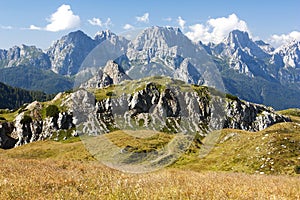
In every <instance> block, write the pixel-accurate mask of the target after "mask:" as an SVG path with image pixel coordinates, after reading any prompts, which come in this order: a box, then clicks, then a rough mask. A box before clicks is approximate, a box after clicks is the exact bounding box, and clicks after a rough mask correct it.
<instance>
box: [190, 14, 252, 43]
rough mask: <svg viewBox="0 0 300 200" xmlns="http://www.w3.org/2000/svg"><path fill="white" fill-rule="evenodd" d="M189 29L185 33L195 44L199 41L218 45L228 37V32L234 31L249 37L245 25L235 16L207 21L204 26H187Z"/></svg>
mask: <svg viewBox="0 0 300 200" xmlns="http://www.w3.org/2000/svg"><path fill="white" fill-rule="evenodd" d="M189 29H190V31H189V32H187V33H186V35H187V37H189V38H190V39H191V40H193V41H195V42H198V41H201V42H203V43H208V42H213V43H220V42H221V41H222V40H223V39H224V38H225V37H226V36H228V34H229V32H231V31H233V30H235V29H238V30H241V31H247V32H248V33H249V34H250V35H251V33H250V31H249V29H248V27H247V23H246V22H245V21H243V20H241V19H239V18H238V17H237V16H236V15H235V14H231V15H229V16H228V17H220V18H215V19H209V20H208V21H207V22H206V24H194V25H191V26H189Z"/></svg>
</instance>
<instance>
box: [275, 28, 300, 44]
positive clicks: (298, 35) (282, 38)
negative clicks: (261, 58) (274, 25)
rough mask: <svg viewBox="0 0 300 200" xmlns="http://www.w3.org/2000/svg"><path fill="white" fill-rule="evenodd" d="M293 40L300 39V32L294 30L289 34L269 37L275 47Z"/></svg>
mask: <svg viewBox="0 0 300 200" xmlns="http://www.w3.org/2000/svg"><path fill="white" fill-rule="evenodd" d="M293 40H296V41H300V32H299V31H292V32H291V33H289V34H282V35H276V34H275V35H272V36H271V38H270V39H269V43H270V44H271V45H272V46H274V47H279V46H281V45H285V44H287V43H289V42H291V41H293Z"/></svg>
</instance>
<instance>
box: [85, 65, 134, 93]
mask: <svg viewBox="0 0 300 200" xmlns="http://www.w3.org/2000/svg"><path fill="white" fill-rule="evenodd" d="M125 80H131V78H130V77H129V76H128V75H127V74H126V73H125V72H124V70H123V69H122V67H120V66H119V65H118V64H117V63H115V62H114V61H112V60H109V61H108V62H107V63H106V65H105V67H104V68H103V69H99V71H98V72H97V74H96V75H95V76H94V77H92V78H91V79H90V80H88V81H87V82H85V83H83V84H82V85H81V88H104V87H106V86H109V85H112V84H119V83H121V82H122V81H125Z"/></svg>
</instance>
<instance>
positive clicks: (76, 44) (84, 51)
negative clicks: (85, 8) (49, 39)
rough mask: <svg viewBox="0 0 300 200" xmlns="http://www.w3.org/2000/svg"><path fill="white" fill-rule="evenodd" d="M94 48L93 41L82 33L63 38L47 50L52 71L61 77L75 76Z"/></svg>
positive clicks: (72, 33) (78, 32)
mask: <svg viewBox="0 0 300 200" xmlns="http://www.w3.org/2000/svg"><path fill="white" fill-rule="evenodd" d="M95 46H96V43H95V41H94V40H93V39H92V38H90V37H89V36H88V35H86V34H85V33H83V32H82V31H75V32H71V33H69V34H68V35H66V36H63V37H62V38H61V39H60V40H57V41H56V42H54V43H53V44H52V46H51V47H50V48H49V49H48V50H47V54H48V56H49V58H50V60H51V64H52V68H51V69H52V71H54V72H55V73H59V74H62V75H74V74H76V73H77V72H78V70H79V68H80V66H81V63H82V62H83V60H84V59H85V58H86V56H87V55H88V54H89V53H90V51H91V50H92V49H93V48H94V47H95Z"/></svg>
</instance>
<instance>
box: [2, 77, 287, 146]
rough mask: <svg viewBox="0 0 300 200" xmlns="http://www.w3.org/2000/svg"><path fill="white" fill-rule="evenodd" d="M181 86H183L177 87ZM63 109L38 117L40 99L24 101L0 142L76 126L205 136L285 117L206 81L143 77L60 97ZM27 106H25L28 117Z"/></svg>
mask: <svg viewBox="0 0 300 200" xmlns="http://www.w3.org/2000/svg"><path fill="white" fill-rule="evenodd" d="M183 88H184V87H183ZM63 104H64V106H67V107H68V108H69V109H68V111H67V112H61V113H59V114H58V116H55V117H47V118H45V119H42V118H41V114H40V110H41V104H40V103H38V102H33V103H32V104H29V105H28V106H27V107H26V108H25V110H27V111H26V115H27V116H26V115H25V112H21V113H20V114H19V115H18V116H17V117H16V118H15V120H14V123H13V124H10V123H2V124H1V126H0V136H1V137H0V138H1V140H0V145H1V146H0V147H1V148H11V147H13V146H19V145H23V144H27V143H30V142H34V141H37V140H44V139H47V138H51V137H52V136H54V134H56V136H57V133H58V132H59V131H60V130H69V129H71V128H74V127H76V132H75V133H76V135H81V134H87V135H99V134H105V133H108V132H111V131H114V130H118V129H120V130H136V129H148V130H155V131H163V132H169V133H184V134H195V133H199V134H200V135H202V136H206V135H207V133H209V132H210V131H212V130H219V129H222V128H235V129H242V130H247V131H260V130H263V129H265V128H267V127H269V126H271V125H273V124H275V123H279V122H288V121H290V119H289V118H287V117H284V116H282V115H279V114H277V113H275V111H274V110H273V109H272V108H269V107H266V106H263V105H258V104H253V103H249V102H245V101H241V100H239V99H234V100H232V99H227V98H225V97H223V96H218V95H217V94H212V93H211V92H210V91H209V89H208V88H206V87H198V89H196V90H194V89H190V90H189V89H187V88H185V89H182V88H180V87H177V86H176V87H173V86H170V87H169V86H162V85H158V84H156V83H152V82H148V83H147V84H146V85H145V87H144V89H140V90H139V91H136V92H133V93H131V94H126V93H123V94H121V95H119V96H113V97H109V98H106V99H103V100H100V101H96V99H95V96H94V95H93V94H91V93H89V92H88V91H86V90H84V89H80V90H78V91H76V92H74V93H72V94H70V95H69V96H68V97H67V98H66V99H65V100H64V101H63ZM28 111H30V112H29V113H30V114H29V116H30V117H28Z"/></svg>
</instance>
